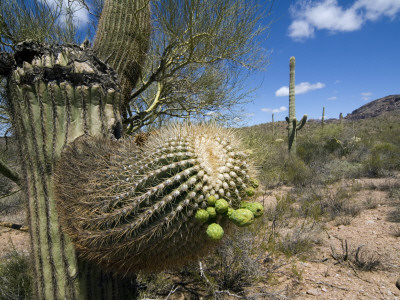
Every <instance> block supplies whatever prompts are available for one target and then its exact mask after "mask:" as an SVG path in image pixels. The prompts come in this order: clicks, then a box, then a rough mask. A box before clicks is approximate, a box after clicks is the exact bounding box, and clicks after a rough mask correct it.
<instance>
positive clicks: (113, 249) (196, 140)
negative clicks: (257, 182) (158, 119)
mask: <svg viewBox="0 0 400 300" xmlns="http://www.w3.org/2000/svg"><path fill="white" fill-rule="evenodd" d="M56 174H57V176H56V178H57V184H56V187H57V195H58V208H59V211H60V216H61V218H62V221H63V224H64V225H65V227H66V230H67V232H68V233H69V235H70V236H71V237H72V239H73V241H74V243H75V246H76V248H77V249H78V250H79V253H80V254H81V255H82V256H83V257H84V258H85V259H88V260H90V261H95V262H98V263H100V264H103V265H105V266H106V267H109V268H111V269H113V270H115V271H117V272H121V273H128V272H136V271H138V270H150V271H153V270H157V269H161V268H164V267H168V266H175V265H180V264H182V263H185V262H187V261H188V260H190V259H193V258H196V257H198V256H199V255H200V254H203V253H205V252H207V251H209V249H210V246H211V245H215V240H219V239H221V238H222V235H223V233H224V230H222V228H225V229H226V228H227V227H228V226H229V225H230V223H232V222H231V221H230V219H228V216H227V211H228V208H229V207H231V208H232V209H239V208H240V202H241V199H242V197H246V192H245V191H246V189H247V185H248V184H250V176H249V175H251V168H250V166H249V163H248V158H247V155H246V154H245V153H244V152H242V151H241V150H240V144H239V142H238V140H237V138H236V137H235V135H234V134H233V132H232V131H230V130H227V129H223V128H218V127H215V126H206V125H196V126H195V125H174V126H170V127H167V128H164V129H162V130H160V131H158V132H156V133H154V134H152V135H150V137H149V139H148V140H147V142H146V144H145V145H143V146H141V147H138V146H137V145H136V144H135V143H134V142H133V140H130V139H127V140H124V141H121V140H120V141H114V142H113V141H110V140H107V139H100V140H99V139H90V138H82V139H81V138H79V139H77V140H76V141H75V142H73V143H72V144H71V145H70V146H69V147H67V148H66V149H65V151H64V152H63V154H62V157H61V159H60V162H59V164H58V168H57V171H56ZM210 198H211V200H213V199H214V198H215V199H216V201H215V203H214V201H210ZM210 203H211V204H215V209H214V207H213V206H210ZM211 209H214V211H215V213H214V214H211V213H210V212H209V211H210V210H211ZM207 221H209V222H211V223H216V224H218V226H220V227H221V228H220V227H218V226H216V225H213V226H212V227H211V229H210V228H208V227H207V226H208V224H210V223H208V224H207ZM239 223H240V226H244V225H247V223H248V224H250V222H247V223H246V222H243V221H240V222H239ZM207 228H208V231H207ZM215 228H217V229H218V230H213V229H215ZM210 236H211V238H210Z"/></svg>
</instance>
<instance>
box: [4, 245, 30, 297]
mask: <svg viewBox="0 0 400 300" xmlns="http://www.w3.org/2000/svg"><path fill="white" fill-rule="evenodd" d="M31 290H32V272H31V269H30V263H29V258H28V257H26V256H24V255H21V254H19V253H17V252H16V251H15V250H13V251H12V252H11V253H10V254H9V255H7V256H6V257H4V258H1V259H0V300H25V299H26V300H29V299H32V295H31Z"/></svg>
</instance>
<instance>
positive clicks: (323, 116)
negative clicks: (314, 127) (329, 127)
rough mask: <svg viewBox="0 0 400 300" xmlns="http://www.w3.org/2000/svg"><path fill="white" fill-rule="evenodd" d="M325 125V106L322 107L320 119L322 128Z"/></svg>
mask: <svg viewBox="0 0 400 300" xmlns="http://www.w3.org/2000/svg"><path fill="white" fill-rule="evenodd" d="M324 125H325V106H324V107H322V117H321V126H322V128H324Z"/></svg>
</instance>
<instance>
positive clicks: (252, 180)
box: [249, 178, 260, 189]
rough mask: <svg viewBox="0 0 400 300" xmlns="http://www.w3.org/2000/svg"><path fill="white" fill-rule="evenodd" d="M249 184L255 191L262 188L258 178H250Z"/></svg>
mask: <svg viewBox="0 0 400 300" xmlns="http://www.w3.org/2000/svg"><path fill="white" fill-rule="evenodd" d="M249 184H250V186H251V187H253V188H255V189H256V188H258V187H259V186H260V183H259V182H258V180H257V179H256V178H250V180H249Z"/></svg>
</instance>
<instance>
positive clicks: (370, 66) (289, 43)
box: [246, 0, 400, 125]
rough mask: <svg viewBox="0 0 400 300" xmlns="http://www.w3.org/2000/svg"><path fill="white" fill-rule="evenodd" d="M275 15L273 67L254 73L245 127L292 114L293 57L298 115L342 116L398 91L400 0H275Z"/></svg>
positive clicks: (271, 47)
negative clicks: (290, 92)
mask: <svg viewBox="0 0 400 300" xmlns="http://www.w3.org/2000/svg"><path fill="white" fill-rule="evenodd" d="M270 18H272V19H273V20H275V21H274V23H273V24H272V25H271V30H270V36H269V38H268V39H267V40H266V41H265V42H264V47H266V48H267V49H269V50H270V51H271V53H270V64H269V65H268V66H267V67H266V71H264V72H258V73H256V74H254V75H252V76H251V77H250V78H249V84H254V86H260V88H259V89H258V90H257V91H256V92H255V100H254V102H253V103H252V104H249V105H247V106H246V112H247V113H248V117H247V124H248V125H254V124H260V123H265V122H270V121H271V116H272V112H274V114H275V120H284V118H285V116H287V114H288V111H287V108H288V101H289V99H288V92H287V89H288V88H287V87H288V85H289V59H290V57H291V56H294V57H295V58H296V115H297V118H301V117H302V116H303V115H304V114H307V115H308V116H309V118H312V119H319V118H321V115H322V108H323V107H324V106H325V118H338V116H339V114H340V112H342V113H343V115H344V116H345V115H347V114H348V113H351V112H352V111H353V110H354V109H356V108H358V107H360V106H362V105H364V104H366V103H368V102H369V101H371V100H375V99H378V98H381V97H384V96H387V95H392V94H399V93H400V0H346V1H343V0H338V1H336V0H318V1H317V0H311V1H285V0H275V3H274V6H273V9H272V15H271V17H270ZM267 20H270V19H267ZM285 91H286V92H285Z"/></svg>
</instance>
